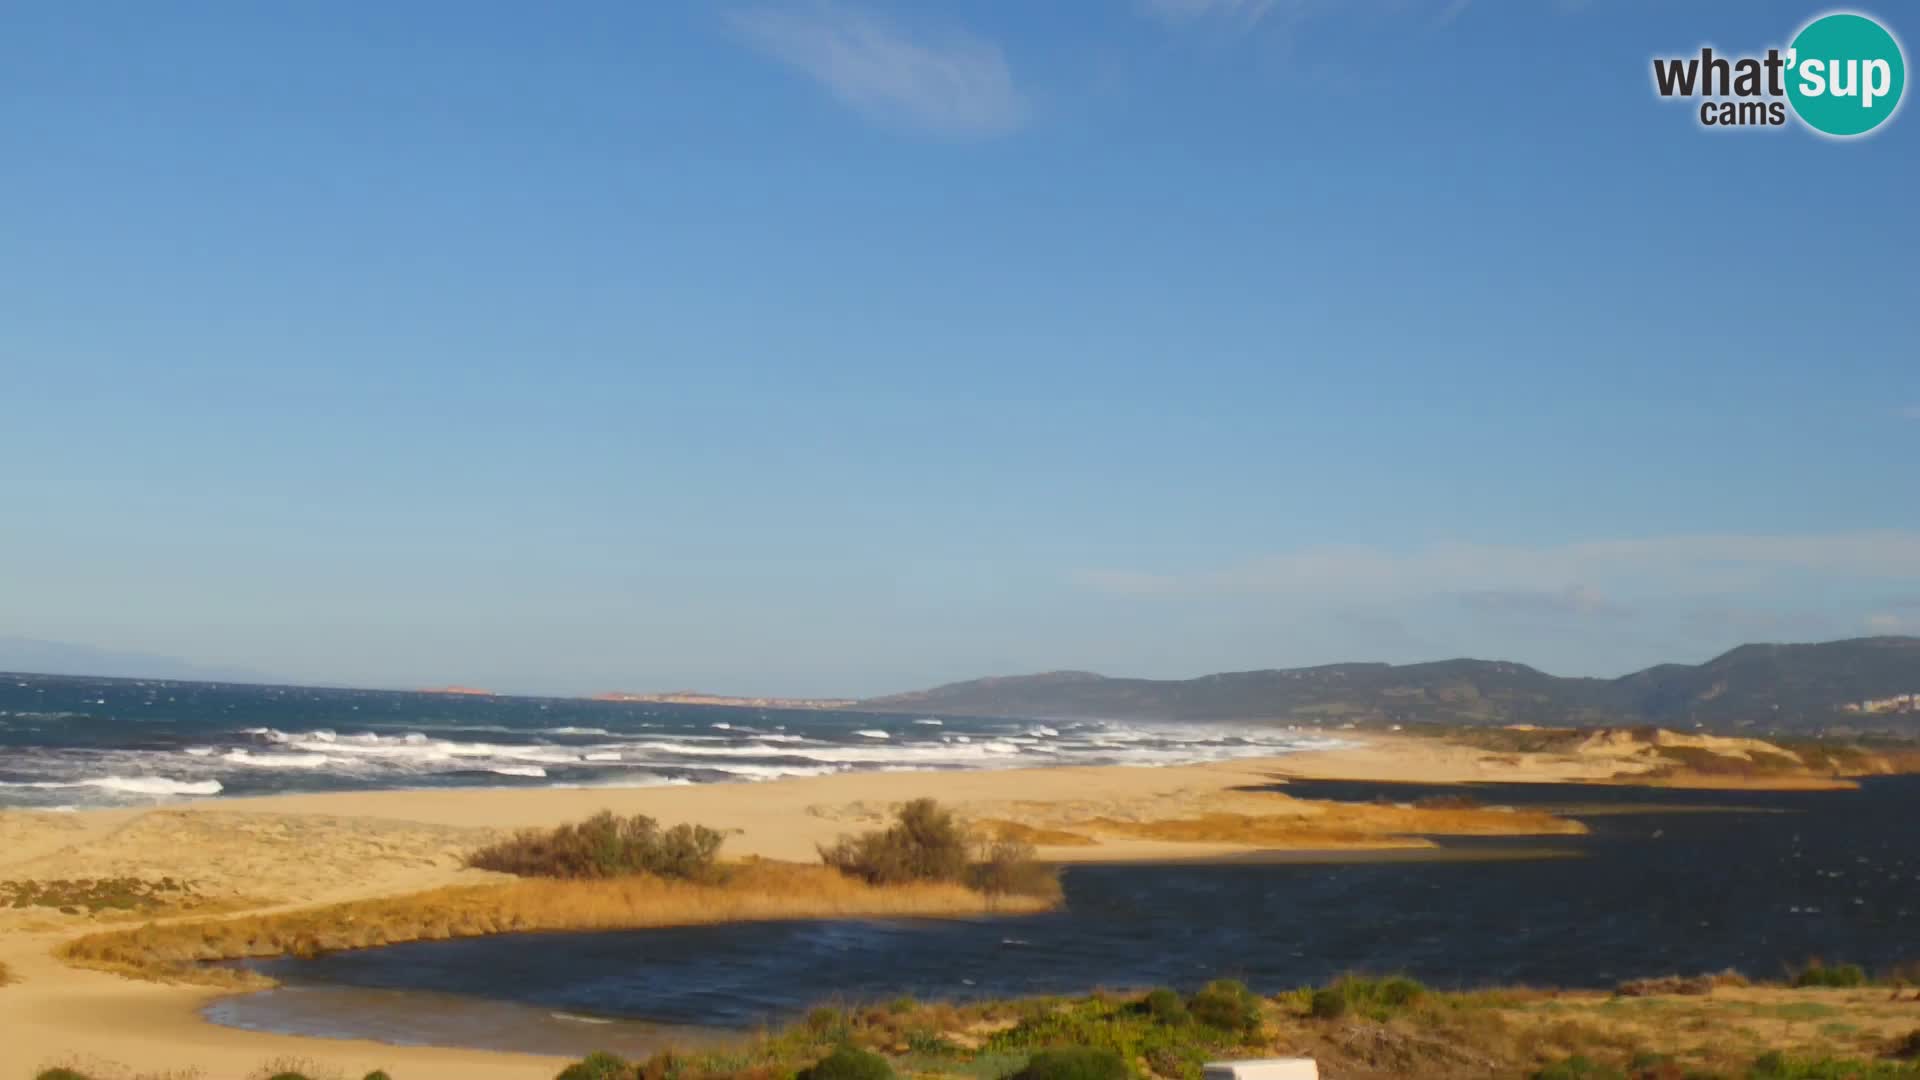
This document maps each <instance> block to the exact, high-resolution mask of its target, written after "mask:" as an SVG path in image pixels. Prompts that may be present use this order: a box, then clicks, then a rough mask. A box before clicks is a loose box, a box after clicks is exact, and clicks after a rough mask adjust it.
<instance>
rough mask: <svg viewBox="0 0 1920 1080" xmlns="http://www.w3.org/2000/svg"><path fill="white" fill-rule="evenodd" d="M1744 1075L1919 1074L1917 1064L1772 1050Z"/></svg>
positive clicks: (1854, 1078) (1778, 1078)
mask: <svg viewBox="0 0 1920 1080" xmlns="http://www.w3.org/2000/svg"><path fill="white" fill-rule="evenodd" d="M1747 1076H1748V1080H1912V1078H1914V1077H1920V1065H1917V1064H1913V1063H1910V1062H1908V1063H1903V1062H1897V1061H1856V1060H1851V1059H1842V1058H1819V1059H1815V1060H1808V1061H1800V1060H1796V1059H1793V1058H1789V1057H1787V1056H1786V1055H1785V1054H1782V1053H1781V1052H1779V1051H1778V1050H1775V1051H1771V1052H1769V1053H1766V1054H1763V1055H1761V1056H1760V1057H1759V1058H1758V1059H1757V1060H1755V1061H1754V1063H1753V1070H1752V1071H1751V1072H1749V1073H1748V1074H1747Z"/></svg>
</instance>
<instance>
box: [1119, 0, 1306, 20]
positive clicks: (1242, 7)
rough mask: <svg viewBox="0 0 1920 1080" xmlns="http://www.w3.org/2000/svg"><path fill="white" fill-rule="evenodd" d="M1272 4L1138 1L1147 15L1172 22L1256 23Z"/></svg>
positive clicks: (1263, 0)
mask: <svg viewBox="0 0 1920 1080" xmlns="http://www.w3.org/2000/svg"><path fill="white" fill-rule="evenodd" d="M1298 2H1299V0H1294V3H1296V4H1297V3H1298ZM1274 3H1275V0H1140V7H1141V10H1143V11H1145V12H1147V13H1148V14H1149V15H1156V16H1158V17H1160V18H1162V19H1168V20H1171V21H1174V22H1184V21H1187V20H1192V19H1204V18H1210V17H1227V18H1234V19H1238V20H1240V21H1242V22H1248V23H1256V22H1259V21H1260V20H1261V19H1263V18H1265V17H1266V14H1267V12H1269V11H1271V10H1272V9H1273V6H1274Z"/></svg>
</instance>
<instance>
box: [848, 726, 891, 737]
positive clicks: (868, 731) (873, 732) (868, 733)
mask: <svg viewBox="0 0 1920 1080" xmlns="http://www.w3.org/2000/svg"><path fill="white" fill-rule="evenodd" d="M854 734H855V735H858V736H860V737H861V738H863V739H891V738H893V735H892V733H890V732H885V731H881V730H879V729H878V728H861V729H860V730H859V731H856V732H854Z"/></svg>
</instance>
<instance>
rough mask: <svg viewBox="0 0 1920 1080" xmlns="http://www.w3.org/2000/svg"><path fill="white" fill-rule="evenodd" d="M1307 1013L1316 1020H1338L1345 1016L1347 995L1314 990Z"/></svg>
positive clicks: (1336, 991) (1335, 991) (1338, 992)
mask: <svg viewBox="0 0 1920 1080" xmlns="http://www.w3.org/2000/svg"><path fill="white" fill-rule="evenodd" d="M1307 1011H1308V1012H1310V1013H1312V1014H1313V1017H1314V1019H1316V1020H1338V1019H1340V1018H1341V1017H1343V1016H1345V1015H1347V995H1345V994H1343V993H1341V992H1340V991H1338V990H1331V989H1327V990H1315V991H1314V992H1313V1000H1312V1003H1311V1004H1310V1005H1309V1006H1308V1008H1307Z"/></svg>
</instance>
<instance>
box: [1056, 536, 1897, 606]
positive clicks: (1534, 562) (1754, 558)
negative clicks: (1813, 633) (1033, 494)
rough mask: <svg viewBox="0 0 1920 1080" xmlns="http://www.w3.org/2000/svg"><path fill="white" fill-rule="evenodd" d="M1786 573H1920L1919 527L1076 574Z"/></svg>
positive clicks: (1609, 576)
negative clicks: (1184, 570)
mask: <svg viewBox="0 0 1920 1080" xmlns="http://www.w3.org/2000/svg"><path fill="white" fill-rule="evenodd" d="M1784 574H1813V575H1828V576H1833V577H1843V578H1850V579H1856V580H1876V579H1889V578H1894V579H1908V580H1911V579H1913V578H1920V532H1914V531H1902V530H1884V531H1878V532H1847V533H1812V534H1801V535H1786V536H1768V535H1750V534H1739V533H1719V534H1715V533H1706V534H1696V535H1688V536H1667V537H1650V538H1639V539H1613V540H1588V541H1581V542H1578V543H1571V544H1558V545H1544V546H1525V545H1499V544H1461V543H1454V544H1439V545H1434V546H1431V547H1426V548H1421V549H1417V550H1413V551H1388V550H1385V549H1382V548H1375V547H1318V548H1301V549H1298V550H1294V551H1288V552H1280V553H1277V554H1274V555H1270V556H1266V557H1264V558H1260V559H1255V560H1252V561H1249V562H1245V563H1242V564H1239V565H1237V566H1231V567H1226V568H1223V569H1216V570H1204V571H1198V572H1192V573H1184V574H1166V573H1150V572H1143V571H1139V570H1133V569H1111V568H1106V569H1087V570H1081V571H1079V572H1077V573H1075V574H1074V575H1072V580H1073V581H1074V582H1076V583H1078V584H1080V585H1082V586H1085V587H1088V588H1094V589H1102V590H1105V591H1111V592H1123V593H1126V592H1131V593H1140V592H1160V593H1172V592H1182V593H1242V594H1256V593H1302V592H1339V593H1353V592H1364V591H1377V592H1428V593H1460V592H1469V591H1474V590H1498V589H1536V590H1540V589H1544V590H1565V589H1567V588H1569V587H1570V583H1575V582H1632V583H1642V584H1655V585H1659V586H1666V585H1683V586H1685V587H1686V588H1688V589H1689V590H1691V591H1695V592H1701V591H1709V590H1712V589H1716V588H1719V589H1737V588H1743V587H1748V586H1752V585H1754V584H1756V583H1758V582H1762V581H1766V580H1769V579H1772V578H1776V577H1779V576H1781V575H1784Z"/></svg>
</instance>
